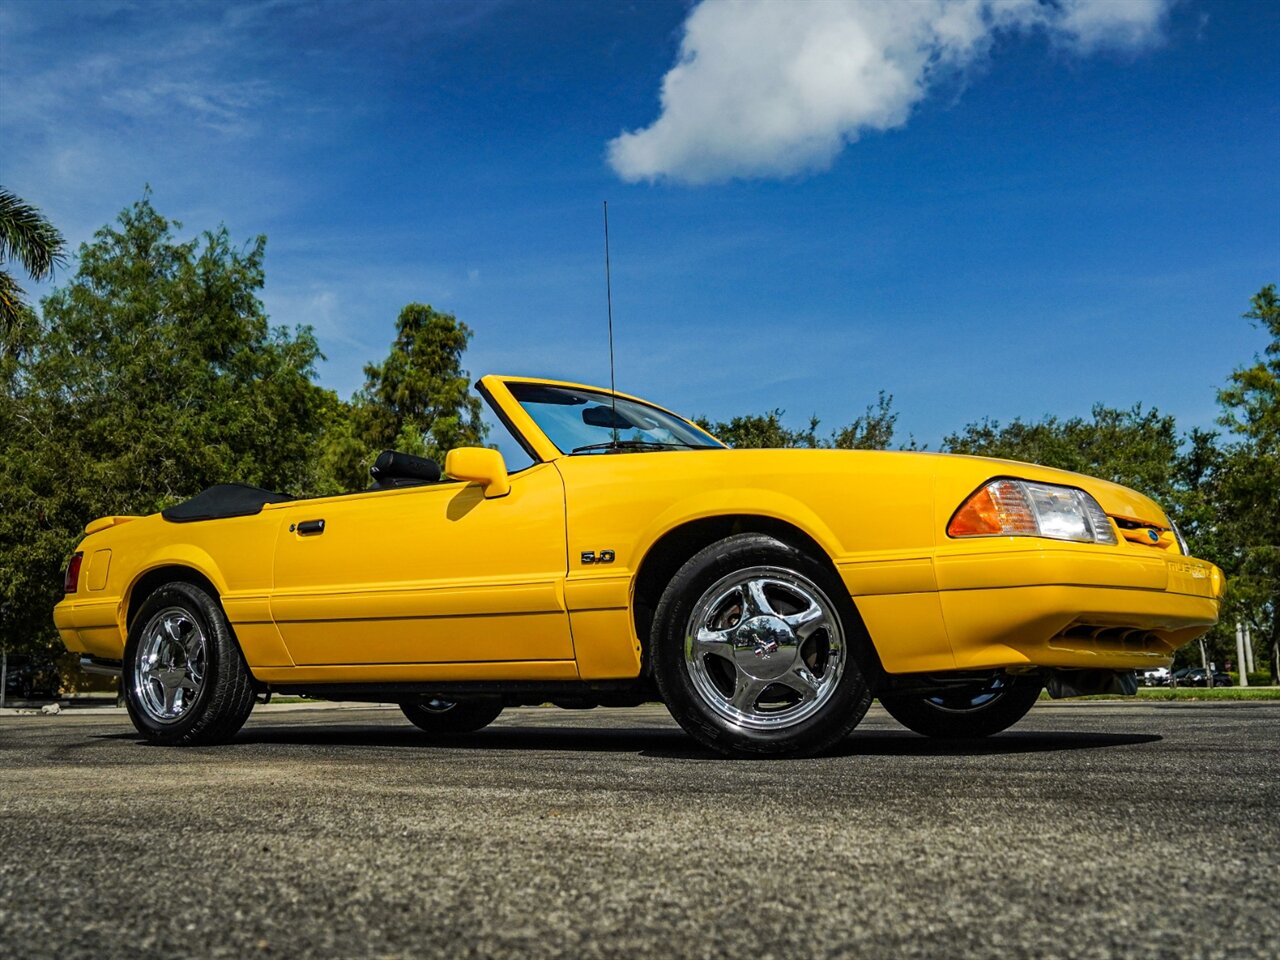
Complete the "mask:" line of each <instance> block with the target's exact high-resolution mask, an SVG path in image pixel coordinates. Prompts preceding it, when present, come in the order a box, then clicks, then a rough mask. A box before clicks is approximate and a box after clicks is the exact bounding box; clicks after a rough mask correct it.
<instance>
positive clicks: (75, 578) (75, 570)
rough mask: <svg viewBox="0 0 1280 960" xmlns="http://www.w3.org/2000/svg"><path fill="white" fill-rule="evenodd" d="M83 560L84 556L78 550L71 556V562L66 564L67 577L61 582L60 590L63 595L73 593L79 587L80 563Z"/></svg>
mask: <svg viewBox="0 0 1280 960" xmlns="http://www.w3.org/2000/svg"><path fill="white" fill-rule="evenodd" d="M82 560H84V554H83V553H80V552H79V551H78V550H77V551H76V552H75V553H73V554H72V555H71V562H70V563H68V564H67V575H66V576H65V577H64V578H63V580H62V590H63V592H64V593H75V592H76V590H77V589H78V588H79V586H80V562H81V561H82Z"/></svg>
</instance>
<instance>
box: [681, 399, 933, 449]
mask: <svg viewBox="0 0 1280 960" xmlns="http://www.w3.org/2000/svg"><path fill="white" fill-rule="evenodd" d="M784 414H785V411H784V410H770V411H769V412H768V413H763V414H747V415H746V416H739V417H734V418H732V419H731V420H724V421H720V422H718V423H712V422H711V421H710V420H707V419H706V418H705V417H704V418H699V419H698V421H697V422H698V426H700V427H702V428H703V429H704V430H708V431H710V432H711V433H712V434H713V435H714V436H716V437H717V438H719V439H720V440H721V441H723V442H724V443H726V444H728V445H729V446H731V447H734V448H738V449H747V448H772V447H791V448H795V447H803V448H809V449H820V448H829V449H832V448H833V449H837V450H888V449H889V448H890V447H891V446H892V444H893V433H894V425H895V424H896V423H897V421H898V414H897V413H896V412H895V411H894V409H893V395H892V394H887V393H885V392H884V391H883V390H881V391H880V394H879V396H878V398H877V400H876V402H875V403H874V404H868V406H867V409H866V412H865V413H863V414H862V415H861V416H859V417H855V418H854V419H853V420H852V421H851V422H850V423H848V424H846V425H845V426H843V427H840V428H839V429H837V430H835V431H834V432H833V433H832V434H831V435H830V436H829V437H820V436H819V435H818V426H819V424H820V421H819V420H818V418H817V417H810V418H809V423H808V426H806V427H805V428H804V429H802V430H792V429H790V428H789V427H787V426H786V425H785V424H784V423H783V422H782V418H783V415H784ZM909 446H910V447H912V448H914V447H915V441H914V440H913V441H911V443H910V444H909Z"/></svg>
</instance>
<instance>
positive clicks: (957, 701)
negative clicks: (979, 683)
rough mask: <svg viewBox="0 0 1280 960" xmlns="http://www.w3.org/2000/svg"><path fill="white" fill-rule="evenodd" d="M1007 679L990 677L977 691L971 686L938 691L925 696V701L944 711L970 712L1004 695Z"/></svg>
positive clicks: (1006, 689) (980, 708)
mask: <svg viewBox="0 0 1280 960" xmlns="http://www.w3.org/2000/svg"><path fill="white" fill-rule="evenodd" d="M1008 689H1009V681H1008V680H1007V679H1006V678H1004V677H992V678H991V679H990V680H988V681H987V683H986V684H985V685H984V686H983V687H982V688H981V689H979V690H978V691H976V692H975V691H974V689H973V688H972V687H968V688H966V689H963V690H956V691H954V692H947V693H938V694H935V695H934V696H931V697H925V703H927V704H929V705H930V706H931V707H933V708H934V709H935V710H941V711H943V712H944V713H972V712H976V711H978V710H985V709H986V708H987V707H989V706H991V705H992V704H993V703H995V702H996V701H997V700H999V699H1000V698H1001V697H1003V696H1004V695H1005V693H1006V692H1007V691H1008Z"/></svg>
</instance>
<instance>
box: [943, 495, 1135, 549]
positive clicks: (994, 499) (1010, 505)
mask: <svg viewBox="0 0 1280 960" xmlns="http://www.w3.org/2000/svg"><path fill="white" fill-rule="evenodd" d="M947 535H948V536H952V537H1001V536H1004V537H1048V538H1049V539H1051V540H1074V541H1076V542H1079V543H1108V544H1114V543H1117V542H1118V541H1117V540H1116V531H1115V528H1114V527H1113V526H1112V525H1111V520H1110V519H1109V518H1108V517H1107V515H1106V513H1105V512H1104V511H1103V509H1102V507H1100V506H1099V505H1098V501H1097V500H1095V499H1093V497H1091V496H1089V494H1087V493H1085V492H1084V491H1083V490H1079V489H1077V488H1076V487H1060V486H1057V485H1056V484H1052V483H1031V482H1030V481H1027V480H992V481H991V482H990V483H988V484H986V486H984V487H982V488H981V489H980V490H978V492H977V493H975V494H973V495H972V496H971V497H969V499H968V500H966V501H965V502H964V504H963V505H962V506H961V507H960V509H959V510H957V511H956V512H955V515H954V516H953V517H952V518H951V522H950V523H949V524H947Z"/></svg>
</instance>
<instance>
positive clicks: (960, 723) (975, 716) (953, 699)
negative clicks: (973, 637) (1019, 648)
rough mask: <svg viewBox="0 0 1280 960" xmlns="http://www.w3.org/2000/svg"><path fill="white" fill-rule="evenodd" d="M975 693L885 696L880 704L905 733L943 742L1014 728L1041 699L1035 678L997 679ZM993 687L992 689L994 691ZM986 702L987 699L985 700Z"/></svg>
mask: <svg viewBox="0 0 1280 960" xmlns="http://www.w3.org/2000/svg"><path fill="white" fill-rule="evenodd" d="M995 680H996V681H998V686H996V684H995V683H994V682H993V684H992V685H990V686H988V687H985V688H983V689H982V690H980V691H978V692H977V693H974V692H973V691H968V692H962V693H954V694H949V693H939V694H938V695H937V696H934V697H922V696H919V695H915V696H894V695H890V694H885V695H884V696H882V697H880V704H881V705H882V706H883V707H884V708H885V709H886V710H888V711H889V715H890V716H892V717H893V719H895V720H897V721H898V722H899V723H900V724H902V725H903V726H904V727H906V728H907V729H908V730H914V731H915V732H916V733H920V734H923V735H924V736H926V737H937V738H939V739H943V740H969V739H976V738H979V737H989V736H991V735H992V734H993V733H999V732H1000V731H1001V730H1006V729H1008V728H1009V727H1011V726H1013V725H1014V724H1015V723H1017V722H1018V721H1019V720H1021V719H1022V718H1023V717H1025V716H1026V715H1027V711H1028V710H1030V709H1031V708H1032V706H1034V705H1035V702H1036V701H1037V700H1038V699H1040V688H1041V687H1042V686H1043V683H1042V682H1041V681H1040V679H1039V678H1037V677H998V678H995ZM993 687H994V689H993ZM984 698H989V699H984Z"/></svg>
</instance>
